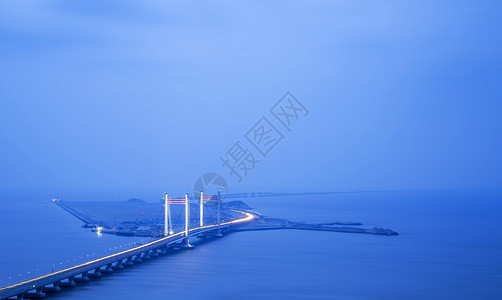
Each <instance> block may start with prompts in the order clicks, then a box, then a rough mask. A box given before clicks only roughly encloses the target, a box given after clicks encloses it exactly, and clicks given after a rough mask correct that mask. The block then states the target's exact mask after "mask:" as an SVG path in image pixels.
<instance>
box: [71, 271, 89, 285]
mask: <svg viewBox="0 0 502 300" xmlns="http://www.w3.org/2000/svg"><path fill="white" fill-rule="evenodd" d="M74 281H75V282H79V283H84V282H89V277H87V272H84V273H82V275H81V277H75V279H74Z"/></svg>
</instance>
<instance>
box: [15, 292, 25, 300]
mask: <svg viewBox="0 0 502 300" xmlns="http://www.w3.org/2000/svg"><path fill="white" fill-rule="evenodd" d="M16 299H17V300H23V299H24V293H22V294H19V295H17V296H16Z"/></svg>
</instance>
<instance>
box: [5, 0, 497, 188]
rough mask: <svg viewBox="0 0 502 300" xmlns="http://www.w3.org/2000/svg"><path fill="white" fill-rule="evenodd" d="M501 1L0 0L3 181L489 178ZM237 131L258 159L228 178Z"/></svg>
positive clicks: (152, 184) (276, 184) (109, 183)
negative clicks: (264, 126) (286, 111)
mask: <svg viewBox="0 0 502 300" xmlns="http://www.w3.org/2000/svg"><path fill="white" fill-rule="evenodd" d="M501 6H502V5H501V4H500V2H497V1H153V0H149V1H148V0H147V1H145V0H142V1H108V0H100V1H94V0H93V1H89V0H86V1H51V0H47V1H25V0H15V1H14V0H12V1H11V0H6V1H1V2H0V103H1V106H0V107H1V108H0V141H1V144H0V189H33V190H36V189H47V190H52V191H61V190H90V189H110V190H129V191H134V190H142V189H143V190H144V189H148V190H151V191H159V192H161V193H162V192H164V191H172V192H174V193H183V192H185V191H187V192H190V191H191V190H192V188H193V185H194V182H195V181H196V179H197V178H198V177H199V176H201V175H202V174H205V173H208V172H215V173H218V174H221V175H222V176H223V177H224V178H225V180H226V181H227V183H228V186H229V191H234V192H239V191H295V192H302V191H337V190H395V189H399V190H401V189H464V188H491V187H501V184H500V183H501V182H502V172H501V170H502V160H501V155H500V153H502V139H501V132H502V122H501V115H502V101H501V99H502V98H501V87H500V80H501V79H502V76H501V75H502V74H501V72H502V71H501V70H502V58H501V55H500V52H501V50H500V49H501V46H502V41H501V39H502V36H501V35H500V28H502V24H501V23H502V19H501V18H500V13H501ZM287 92H289V93H290V94H291V95H293V96H294V97H295V99H297V100H298V102H299V103H301V104H302V105H303V107H304V108H305V110H304V111H300V114H299V116H298V118H295V119H291V120H292V122H293V126H292V128H290V129H291V130H288V129H287V128H286V126H284V125H283V124H281V123H280V121H279V119H278V118H276V117H275V116H274V115H273V114H272V113H271V111H270V110H271V108H272V107H274V105H275V104H276V103H278V101H280V100H281V98H282V97H283V96H284V95H285V94H286V93H287ZM306 111H308V114H306ZM262 118H265V119H266V120H267V121H269V122H270V124H272V126H274V128H275V131H273V132H279V134H280V135H276V136H282V138H281V139H280V141H279V142H277V143H276V144H274V146H273V148H272V149H270V151H269V152H267V154H266V156H264V155H263V154H261V153H260V152H258V150H257V148H256V147H254V145H252V144H251V143H250V142H249V140H247V139H246V133H248V132H249V131H250V130H252V129H253V128H255V127H254V126H255V124H257V122H259V121H260V120H261V119H262ZM269 141H270V140H269ZM237 142H239V144H238V145H240V146H242V149H243V151H245V153H246V156H245V158H249V157H250V156H249V154H250V153H251V154H252V155H253V156H252V157H253V158H254V159H255V161H259V162H256V163H255V164H254V166H253V168H250V169H249V170H248V172H247V174H246V175H245V176H242V178H241V179H242V180H241V181H240V182H239V178H238V177H237V176H236V175H235V173H231V167H229V166H225V165H222V158H224V159H226V158H228V157H229V154H228V153H231V151H230V150H231V149H233V147H234V145H236V143H237ZM262 145H263V144H262ZM269 145H270V144H269ZM234 154H235V153H234ZM248 163H249V160H248ZM235 167H236V165H234V168H235ZM247 167H248V168H249V164H248V166H247ZM234 170H237V171H239V170H240V171H239V172H243V171H242V170H241V169H239V167H238V165H237V169H234Z"/></svg>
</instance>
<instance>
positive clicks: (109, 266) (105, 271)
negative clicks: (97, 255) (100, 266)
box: [101, 264, 113, 274]
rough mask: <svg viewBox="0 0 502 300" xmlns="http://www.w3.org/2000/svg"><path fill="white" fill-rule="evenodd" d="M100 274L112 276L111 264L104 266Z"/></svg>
mask: <svg viewBox="0 0 502 300" xmlns="http://www.w3.org/2000/svg"><path fill="white" fill-rule="evenodd" d="M101 273H103V274H112V273H113V268H112V264H109V265H106V268H105V269H104V270H101Z"/></svg>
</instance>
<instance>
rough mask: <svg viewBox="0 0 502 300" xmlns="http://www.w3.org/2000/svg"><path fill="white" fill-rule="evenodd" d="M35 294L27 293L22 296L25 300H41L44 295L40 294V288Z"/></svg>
mask: <svg viewBox="0 0 502 300" xmlns="http://www.w3.org/2000/svg"><path fill="white" fill-rule="evenodd" d="M35 291H36V292H29V293H25V294H24V298H27V299H43V298H45V294H44V293H42V288H37V289H35Z"/></svg>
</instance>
